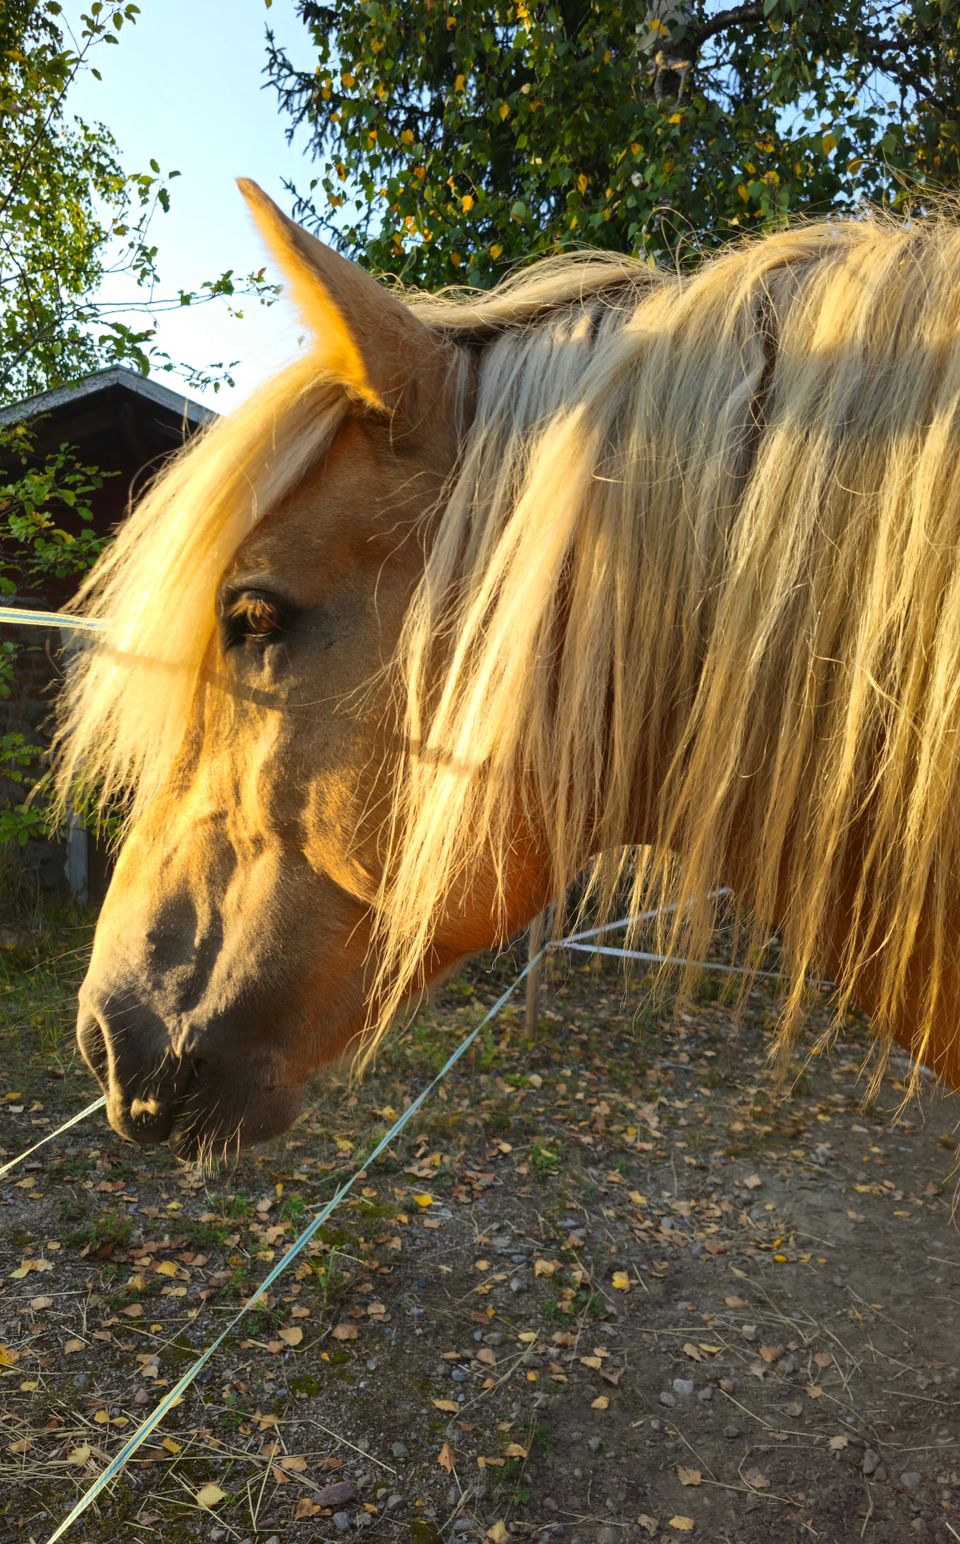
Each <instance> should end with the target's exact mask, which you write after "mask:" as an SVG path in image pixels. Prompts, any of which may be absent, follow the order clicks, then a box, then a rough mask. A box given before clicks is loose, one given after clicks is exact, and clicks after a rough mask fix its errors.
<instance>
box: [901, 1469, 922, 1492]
mask: <svg viewBox="0 0 960 1544" xmlns="http://www.w3.org/2000/svg"><path fill="white" fill-rule="evenodd" d="M900 1484H901V1485H902V1486H903V1488H904V1490H916V1488H917V1486H918V1485H922V1484H923V1475H922V1474H918V1473H917V1471H916V1469H908V1470H907V1472H906V1474H901V1476H900Z"/></svg>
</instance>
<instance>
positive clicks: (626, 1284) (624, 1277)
mask: <svg viewBox="0 0 960 1544" xmlns="http://www.w3.org/2000/svg"><path fill="white" fill-rule="evenodd" d="M612 1285H613V1287H614V1288H615V1290H616V1291H617V1292H629V1291H630V1277H629V1275H628V1273H627V1272H626V1271H614V1273H613V1278H612Z"/></svg>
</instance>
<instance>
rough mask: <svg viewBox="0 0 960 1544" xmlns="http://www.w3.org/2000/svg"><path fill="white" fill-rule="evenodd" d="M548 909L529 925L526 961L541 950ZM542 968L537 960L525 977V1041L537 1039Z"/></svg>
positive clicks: (540, 961)
mask: <svg viewBox="0 0 960 1544" xmlns="http://www.w3.org/2000/svg"><path fill="white" fill-rule="evenodd" d="M548 911H549V907H544V909H543V911H541V912H539V913H538V914H537V916H535V917H534V919H533V921H532V922H531V924H530V932H529V934H528V940H529V941H528V945H527V959H528V960H532V959H533V957H534V955H536V954H539V952H540V950H541V949H542V948H543V939H544V934H545V932H546V926H547V912H548ZM542 968H543V960H538V961H537V963H536V965H534V967H533V969H532V970H531V972H530V974H529V975H528V977H527V991H526V997H525V1000H524V1013H523V1033H524V1036H525V1038H526V1039H527V1040H535V1039H536V1037H537V1022H538V1020H539V1017H540V975H541V971H542Z"/></svg>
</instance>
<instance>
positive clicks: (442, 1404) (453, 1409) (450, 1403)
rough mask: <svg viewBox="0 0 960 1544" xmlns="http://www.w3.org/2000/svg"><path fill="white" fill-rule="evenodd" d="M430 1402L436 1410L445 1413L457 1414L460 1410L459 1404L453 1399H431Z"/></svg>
mask: <svg viewBox="0 0 960 1544" xmlns="http://www.w3.org/2000/svg"><path fill="white" fill-rule="evenodd" d="M430 1403H431V1404H432V1405H435V1406H436V1408H437V1409H438V1410H443V1411H445V1412H446V1414H447V1415H457V1414H458V1413H459V1410H460V1406H459V1405H458V1404H457V1401H456V1400H455V1399H431V1401H430Z"/></svg>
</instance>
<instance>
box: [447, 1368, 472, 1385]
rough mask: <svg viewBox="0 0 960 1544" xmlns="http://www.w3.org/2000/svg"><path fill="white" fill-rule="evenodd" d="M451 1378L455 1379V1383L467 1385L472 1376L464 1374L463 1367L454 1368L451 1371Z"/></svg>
mask: <svg viewBox="0 0 960 1544" xmlns="http://www.w3.org/2000/svg"><path fill="white" fill-rule="evenodd" d="M450 1376H451V1378H452V1379H453V1381H454V1383H466V1381H467V1379H468V1378H469V1376H470V1374H469V1373H467V1372H464V1370H463V1368H462V1367H452V1368H451V1369H450Z"/></svg>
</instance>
